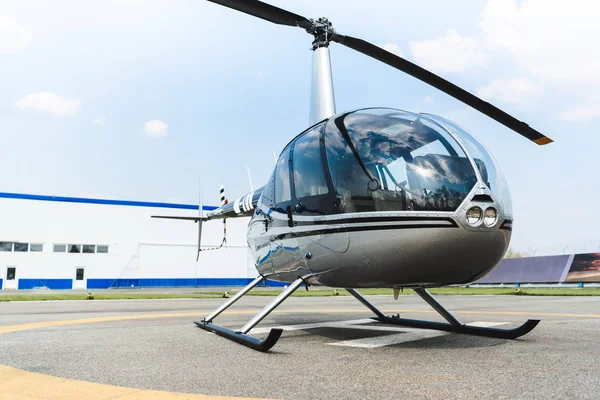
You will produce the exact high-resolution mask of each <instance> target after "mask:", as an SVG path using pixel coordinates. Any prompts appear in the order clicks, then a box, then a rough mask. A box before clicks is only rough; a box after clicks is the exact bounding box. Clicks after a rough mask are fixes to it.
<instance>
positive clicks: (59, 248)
mask: <svg viewBox="0 0 600 400" xmlns="http://www.w3.org/2000/svg"><path fill="white" fill-rule="evenodd" d="M66 251H67V245H66V244H55V245H54V252H55V253H64V252H66Z"/></svg>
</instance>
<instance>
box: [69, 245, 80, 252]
mask: <svg viewBox="0 0 600 400" xmlns="http://www.w3.org/2000/svg"><path fill="white" fill-rule="evenodd" d="M69 253H81V245H80V244H70V245H69Z"/></svg>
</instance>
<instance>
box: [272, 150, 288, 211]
mask: <svg viewBox="0 0 600 400" xmlns="http://www.w3.org/2000/svg"><path fill="white" fill-rule="evenodd" d="M290 200H292V191H291V190H290V148H289V147H287V148H286V149H285V150H284V151H283V152H282V153H281V156H279V160H278V161H277V168H276V169H275V203H276V204H282V203H286V202H288V201H290Z"/></svg>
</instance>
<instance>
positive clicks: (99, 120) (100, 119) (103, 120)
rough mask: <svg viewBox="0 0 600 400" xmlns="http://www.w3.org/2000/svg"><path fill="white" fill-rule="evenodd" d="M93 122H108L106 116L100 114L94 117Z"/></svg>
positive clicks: (98, 123) (101, 123) (100, 123)
mask: <svg viewBox="0 0 600 400" xmlns="http://www.w3.org/2000/svg"><path fill="white" fill-rule="evenodd" d="M92 122H93V123H94V124H96V125H104V123H105V122H106V116H103V115H102V116H99V117H94V118H92Z"/></svg>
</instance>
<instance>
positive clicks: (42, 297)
mask: <svg viewBox="0 0 600 400" xmlns="http://www.w3.org/2000/svg"><path fill="white" fill-rule="evenodd" d="M92 295H93V296H94V299H93V300H136V299H137V300H139V299H215V298H220V297H222V293H215V292H212V293H206V294H199V293H194V294H156V293H122V294H121V293H115V294H112V293H111V294H94V293H93V292H92ZM86 299H87V294H14V295H12V294H11V295H0V302H3V301H47V300H86Z"/></svg>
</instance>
